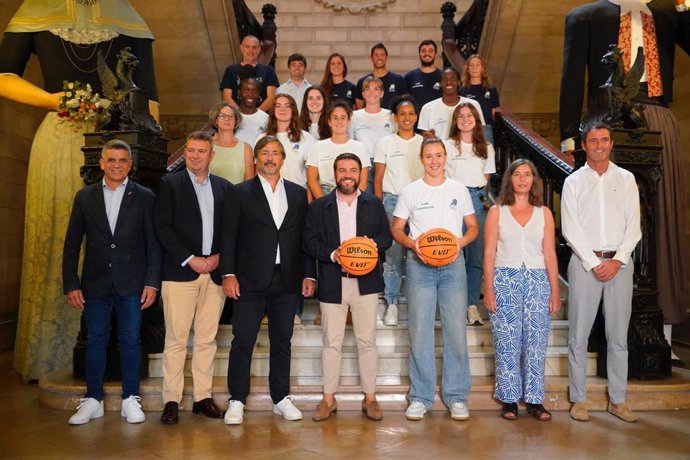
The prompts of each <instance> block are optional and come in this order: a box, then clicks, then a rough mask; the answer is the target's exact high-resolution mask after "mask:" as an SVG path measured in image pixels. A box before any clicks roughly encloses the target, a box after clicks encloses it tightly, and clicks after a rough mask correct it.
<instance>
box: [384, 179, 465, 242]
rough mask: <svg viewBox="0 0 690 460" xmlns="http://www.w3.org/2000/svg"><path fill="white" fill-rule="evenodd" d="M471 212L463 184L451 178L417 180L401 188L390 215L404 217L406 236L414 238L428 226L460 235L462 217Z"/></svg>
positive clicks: (426, 229)
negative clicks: (436, 182)
mask: <svg viewBox="0 0 690 460" xmlns="http://www.w3.org/2000/svg"><path fill="white" fill-rule="evenodd" d="M470 214H474V207H473V206H472V197H470V192H469V191H468V190H467V187H465V186H464V185H462V184H461V183H460V182H457V181H455V180H453V179H446V180H445V181H444V182H443V184H441V185H437V186H431V185H429V184H427V183H426V182H424V179H419V180H416V181H414V182H412V183H411V184H410V185H408V186H407V187H405V188H404V189H403V191H402V193H401V194H400V196H399V197H398V204H397V205H396V206H395V211H393V215H394V216H395V217H399V218H401V219H405V220H407V223H408V224H409V226H410V238H412V239H417V238H418V237H419V235H421V234H422V233H424V232H426V231H428V230H431V229H432V228H444V229H446V230H448V231H450V232H452V233H453V234H454V235H456V236H457V237H458V238H462V224H463V219H464V217H465V216H467V215H470Z"/></svg>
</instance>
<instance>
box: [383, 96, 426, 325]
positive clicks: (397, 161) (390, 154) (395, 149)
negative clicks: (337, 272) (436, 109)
mask: <svg viewBox="0 0 690 460" xmlns="http://www.w3.org/2000/svg"><path fill="white" fill-rule="evenodd" d="M391 109H392V110H393V113H394V120H395V123H396V124H397V126H398V132H397V133H396V134H391V135H388V136H386V137H384V138H382V139H380V140H379V141H378V142H377V143H376V147H375V148H374V195H376V196H377V197H379V198H381V199H382V200H383V207H384V208H385V209H386V215H387V216H388V220H389V221H390V222H391V223H392V222H393V211H394V210H395V205H396V204H397V203H398V195H400V192H401V191H402V189H403V188H405V187H406V186H407V185H408V184H410V183H411V182H414V181H415V180H417V179H419V178H420V177H422V175H423V174H424V169H423V168H422V164H421V162H420V161H419V151H420V148H421V146H422V136H420V135H419V134H415V132H414V125H415V123H416V122H417V107H416V105H415V101H414V98H413V97H412V96H410V95H407V94H405V95H403V96H396V97H395V98H394V99H393V101H392V103H391ZM402 259H403V251H402V247H401V246H400V245H399V244H398V243H395V242H394V243H393V246H391V247H390V248H389V249H388V250H387V251H386V261H385V262H384V263H383V281H384V284H385V289H384V291H383V298H384V299H385V300H386V304H387V305H388V309H387V310H386V316H385V318H384V324H385V325H386V326H397V325H398V300H399V299H400V286H401V284H402V274H403V270H402V268H403V267H402Z"/></svg>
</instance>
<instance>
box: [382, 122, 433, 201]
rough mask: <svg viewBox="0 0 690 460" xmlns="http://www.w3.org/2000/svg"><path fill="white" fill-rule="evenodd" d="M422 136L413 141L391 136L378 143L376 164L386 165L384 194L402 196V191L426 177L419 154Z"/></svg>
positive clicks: (417, 136) (415, 136)
mask: <svg viewBox="0 0 690 460" xmlns="http://www.w3.org/2000/svg"><path fill="white" fill-rule="evenodd" d="M421 147H422V136H420V135H419V134H415V135H414V137H412V139H403V138H402V137H400V136H398V135H397V134H391V135H390V136H386V137H384V138H383V139H381V140H379V141H378V142H377V143H376V147H375V148H374V162H375V163H381V164H384V165H386V172H385V173H384V174H383V192H384V193H392V194H393V195H400V192H401V191H402V189H404V188H405V186H407V185H409V184H410V183H412V182H414V181H416V180H417V179H419V178H420V177H422V176H423V175H424V168H422V162H421V161H419V152H420V149H421Z"/></svg>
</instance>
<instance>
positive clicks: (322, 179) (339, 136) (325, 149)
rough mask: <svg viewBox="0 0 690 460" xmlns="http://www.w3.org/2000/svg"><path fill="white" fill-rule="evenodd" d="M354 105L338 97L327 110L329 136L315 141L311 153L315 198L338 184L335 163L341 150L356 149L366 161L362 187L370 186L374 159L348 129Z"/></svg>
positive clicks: (311, 185)
mask: <svg viewBox="0 0 690 460" xmlns="http://www.w3.org/2000/svg"><path fill="white" fill-rule="evenodd" d="M351 117H352V109H351V108H350V104H348V103H347V101H344V100H342V99H336V100H335V101H333V102H332V103H331V105H330V106H329V107H328V110H326V120H327V123H328V131H329V133H328V134H329V136H328V138H327V139H323V140H320V141H318V142H315V143H314V144H312V146H311V147H310V148H309V154H308V155H307V187H308V189H309V191H310V192H311V194H312V196H313V197H314V199H316V198H320V197H322V196H324V195H325V194H327V193H330V192H332V191H333V189H334V188H335V185H336V184H335V178H334V177H333V163H334V161H335V158H336V157H337V156H338V155H340V154H341V153H353V154H355V155H357V156H358V157H359V159H360V161H361V162H362V172H361V175H360V189H362V191H364V190H365V189H366V187H367V178H368V177H369V169H370V167H371V162H370V161H369V155H368V154H367V151H366V148H365V147H364V144H362V143H361V142H357V141H356V140H354V139H350V137H349V135H348V129H349V127H350V118H351Z"/></svg>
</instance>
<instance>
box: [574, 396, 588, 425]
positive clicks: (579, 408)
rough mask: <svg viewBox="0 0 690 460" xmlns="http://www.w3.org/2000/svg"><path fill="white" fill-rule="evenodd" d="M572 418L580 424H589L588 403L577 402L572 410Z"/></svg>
mask: <svg viewBox="0 0 690 460" xmlns="http://www.w3.org/2000/svg"><path fill="white" fill-rule="evenodd" d="M570 418H572V419H573V420H577V421H578V422H589V411H588V410H587V403H586V402H582V401H579V402H576V403H575V404H573V407H571V408H570Z"/></svg>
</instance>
